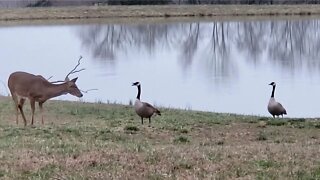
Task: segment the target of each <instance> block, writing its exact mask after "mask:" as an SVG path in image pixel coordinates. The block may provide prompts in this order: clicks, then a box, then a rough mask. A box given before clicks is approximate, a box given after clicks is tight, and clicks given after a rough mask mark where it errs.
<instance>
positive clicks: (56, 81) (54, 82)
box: [50, 80, 65, 84]
mask: <svg viewBox="0 0 320 180" xmlns="http://www.w3.org/2000/svg"><path fill="white" fill-rule="evenodd" d="M63 82H65V81H61V80H59V81H52V82H50V83H52V84H54V83H63Z"/></svg>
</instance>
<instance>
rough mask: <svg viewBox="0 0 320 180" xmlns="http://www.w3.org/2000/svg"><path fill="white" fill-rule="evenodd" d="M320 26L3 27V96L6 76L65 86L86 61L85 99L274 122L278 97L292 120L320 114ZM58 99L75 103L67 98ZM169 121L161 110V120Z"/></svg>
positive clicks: (294, 22)
mask: <svg viewBox="0 0 320 180" xmlns="http://www.w3.org/2000/svg"><path fill="white" fill-rule="evenodd" d="M319 25H320V20H319V19H316V18H310V19H281V20H271V19H269V20H268V19H265V20H241V21H238V20H236V21H230V20H229V21H214V20H212V21H207V20H206V21H198V20H196V21H188V22H168V23H163V22H162V23H132V24H128V23H119V24H116V23H113V24H111V23H106V24H103V23H90V24H89V23H88V24H80V25H79V24H75V25H29V26H2V27H0V42H1V43H0V59H1V61H0V62H1V64H0V80H1V83H2V85H1V86H0V93H1V94H4V95H7V94H8V88H7V87H6V82H7V79H8V76H9V74H10V73H12V72H14V71H18V70H19V71H27V72H30V73H34V74H41V75H43V76H44V77H46V78H49V77H50V76H53V77H52V79H50V80H52V81H54V80H62V79H63V78H64V77H65V75H66V74H67V73H68V72H69V71H70V70H71V69H72V68H73V67H74V66H75V65H76V63H77V60H78V58H79V56H80V55H81V56H82V57H83V59H82V63H81V65H80V67H79V68H86V69H85V70H84V71H82V72H80V73H77V74H75V75H72V76H71V77H76V76H78V77H79V79H78V82H77V84H78V86H79V88H81V89H82V90H88V89H98V90H95V91H90V92H88V93H86V94H84V97H83V98H82V100H83V101H89V102H105V103H107V102H116V103H123V104H128V103H129V102H130V101H134V100H135V97H136V93H137V89H136V87H132V86H131V83H132V82H134V81H140V82H141V84H142V94H141V99H142V100H143V101H147V102H149V103H151V104H154V105H156V106H164V107H174V108H182V109H192V110H201V111H212V112H228V113H237V114H248V115H262V116H270V115H269V113H268V111H267V104H268V101H269V98H270V95H271V90H272V87H271V86H269V85H268V84H269V83H270V82H272V81H275V82H276V83H277V88H276V92H275V97H276V99H277V100H278V101H279V102H281V103H282V105H284V107H285V108H286V109H287V112H288V117H319V116H320V111H319V109H320V59H319V57H320V56H319V53H320V31H319V29H320V28H319ZM56 99H66V100H74V101H77V100H78V98H76V97H73V96H71V95H64V96H61V97H58V98H56ZM164 114H165V113H164Z"/></svg>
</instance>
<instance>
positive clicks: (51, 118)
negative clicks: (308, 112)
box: [0, 97, 320, 179]
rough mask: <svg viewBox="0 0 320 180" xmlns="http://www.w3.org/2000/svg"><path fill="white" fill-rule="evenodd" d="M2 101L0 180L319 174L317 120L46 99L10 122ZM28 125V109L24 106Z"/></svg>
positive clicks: (10, 115) (10, 109) (306, 176)
mask: <svg viewBox="0 0 320 180" xmlns="http://www.w3.org/2000/svg"><path fill="white" fill-rule="evenodd" d="M12 106H13V105H12V102H11V99H9V98H7V97H5V98H1V99H0V179H21V178H29V179H94V178H97V179H111V178H113V179H196V178H200V179H202V178H208V179H210V178H217V179H231V178H232V179H234V178H244V179H299V178H300V179H312V178H313V179H318V178H320V162H319V156H320V155H319V143H320V135H319V128H320V122H318V121H316V120H315V119H281V120H280V119H277V120H273V119H271V118H270V119H269V118H265V117H254V116H242V115H231V114H218V113H208V112H195V111H184V110H174V109H160V110H161V111H162V116H157V117H154V118H153V123H152V126H151V127H148V124H145V125H141V124H140V119H139V118H138V117H137V115H136V114H135V113H134V111H133V109H132V107H130V106H124V105H110V104H91V103H81V102H78V103H74V102H62V101H49V102H47V103H46V104H45V112H46V113H45V114H46V116H45V125H41V124H40V121H39V119H40V115H39V112H38V110H37V111H36V125H35V127H30V126H28V127H23V126H22V120H21V118H20V123H19V125H16V124H15V120H14V118H15V116H14V110H13V107H12ZM26 113H27V116H28V119H29V124H30V110H29V107H28V109H27V111H26Z"/></svg>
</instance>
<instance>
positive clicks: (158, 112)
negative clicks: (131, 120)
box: [144, 102, 161, 116]
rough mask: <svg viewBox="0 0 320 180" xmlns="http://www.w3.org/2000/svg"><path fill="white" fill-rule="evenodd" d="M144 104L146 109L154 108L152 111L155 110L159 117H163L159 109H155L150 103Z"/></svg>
mask: <svg viewBox="0 0 320 180" xmlns="http://www.w3.org/2000/svg"><path fill="white" fill-rule="evenodd" d="M144 104H145V106H146V107H148V108H152V110H153V111H154V112H155V113H156V114H158V115H160V116H161V113H160V111H159V110H158V109H157V108H155V107H153V106H152V105H151V104H149V103H147V102H144Z"/></svg>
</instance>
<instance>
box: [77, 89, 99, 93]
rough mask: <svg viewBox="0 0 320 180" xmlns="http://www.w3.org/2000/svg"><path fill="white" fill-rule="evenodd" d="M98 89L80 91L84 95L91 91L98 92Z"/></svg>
mask: <svg viewBox="0 0 320 180" xmlns="http://www.w3.org/2000/svg"><path fill="white" fill-rule="evenodd" d="M97 90H98V89H88V90H80V91H81V92H83V93H88V92H89V91H97Z"/></svg>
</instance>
